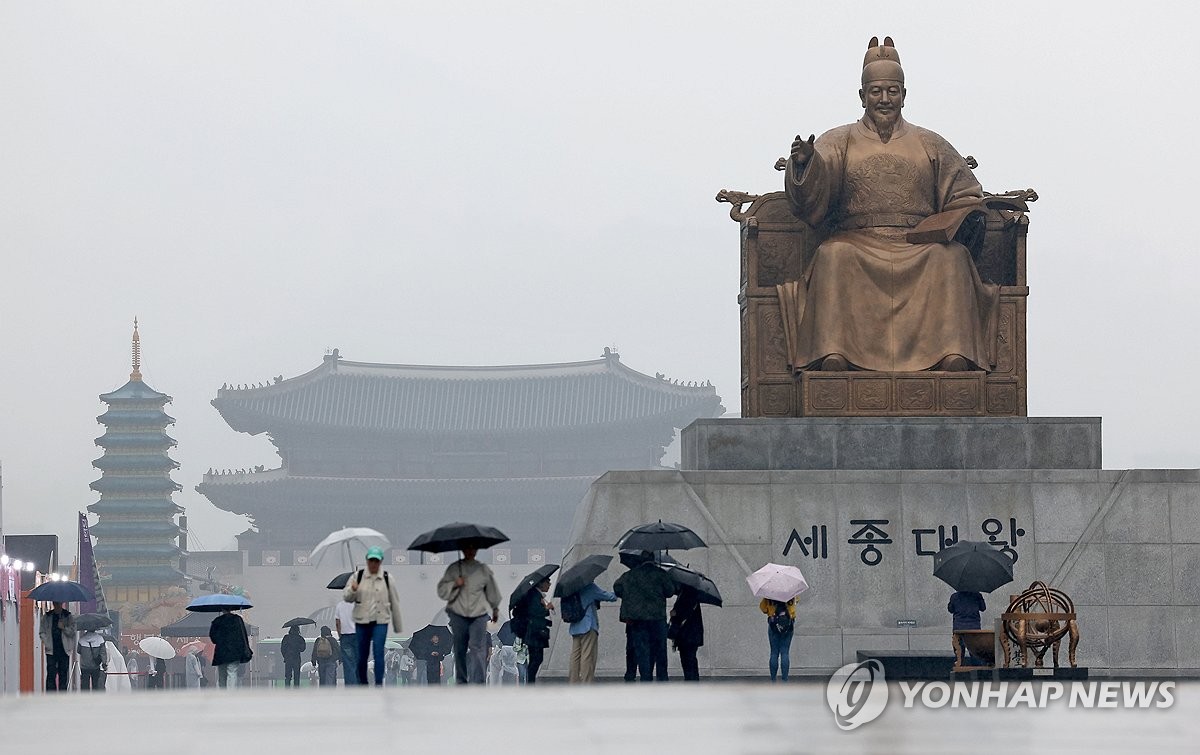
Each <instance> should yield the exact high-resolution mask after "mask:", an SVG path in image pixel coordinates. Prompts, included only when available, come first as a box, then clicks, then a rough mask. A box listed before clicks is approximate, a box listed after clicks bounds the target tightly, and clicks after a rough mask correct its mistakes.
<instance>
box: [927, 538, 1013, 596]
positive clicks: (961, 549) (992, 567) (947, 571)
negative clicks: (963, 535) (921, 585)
mask: <svg viewBox="0 0 1200 755" xmlns="http://www.w3.org/2000/svg"><path fill="white" fill-rule="evenodd" d="M933 576H935V577H937V578H938V579H940V580H942V581H943V582H945V583H946V584H948V585H950V586H951V587H953V588H954V589H955V590H958V591H960V592H991V591H992V590H995V589H996V588H997V587H1000V586H1001V585H1006V584H1008V583H1009V582H1012V580H1013V562H1012V559H1010V558H1009V557H1008V556H1007V555H1005V554H1004V553H1003V552H1002V551H1000V550H998V549H997V548H996V547H995V546H993V545H992V544H991V543H980V542H972V541H970V540H960V541H958V542H957V543H955V544H954V545H951V546H949V547H948V548H942V549H941V550H940V551H938V552H937V553H936V554H935V555H934V557H933Z"/></svg>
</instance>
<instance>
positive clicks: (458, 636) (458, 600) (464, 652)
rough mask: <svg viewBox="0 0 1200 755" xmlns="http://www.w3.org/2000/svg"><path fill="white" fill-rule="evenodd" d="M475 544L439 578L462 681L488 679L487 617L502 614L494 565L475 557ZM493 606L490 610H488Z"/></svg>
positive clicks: (458, 678)
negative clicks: (491, 565)
mask: <svg viewBox="0 0 1200 755" xmlns="http://www.w3.org/2000/svg"><path fill="white" fill-rule="evenodd" d="M476 553H478V551H477V550H476V549H475V548H464V549H463V557H462V558H461V559H459V560H458V561H455V562H454V563H452V564H450V565H449V566H447V567H446V573H445V574H444V575H442V578H441V579H440V580H439V581H438V586H437V591H438V597H439V598H441V599H442V600H444V601H446V614H447V615H448V616H449V617H450V634H451V635H452V636H453V637H454V676H455V680H456V681H457V682H458V683H459V684H483V683H485V682H486V681H487V660H488V658H487V640H488V634H487V621H488V615H489V612H490V614H491V617H492V621H496V620H497V619H499V618H500V588H499V587H497V586H496V576H495V575H494V574H492V570H491V568H490V567H489V566H488V565H487V564H485V563H482V562H480V561H476V560H475V554H476ZM489 609H490V611H489Z"/></svg>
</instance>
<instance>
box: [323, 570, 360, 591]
mask: <svg viewBox="0 0 1200 755" xmlns="http://www.w3.org/2000/svg"><path fill="white" fill-rule="evenodd" d="M353 576H354V572H352V571H348V572H346V573H345V574H339V575H337V576H336V577H334V578H333V579H331V580H329V584H327V585H325V587H327V588H329V589H330V590H345V589H346V584H347V583H349V582H350V578H351V577H353Z"/></svg>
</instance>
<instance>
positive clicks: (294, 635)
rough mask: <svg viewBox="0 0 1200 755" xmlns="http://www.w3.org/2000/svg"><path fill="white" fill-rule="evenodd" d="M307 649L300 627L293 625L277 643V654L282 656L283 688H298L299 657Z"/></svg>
mask: <svg viewBox="0 0 1200 755" xmlns="http://www.w3.org/2000/svg"><path fill="white" fill-rule="evenodd" d="M307 647H308V643H307V642H306V641H305V640H304V638H303V637H302V636H300V627H298V626H296V625H295V624H293V625H292V626H291V627H290V628H289V629H288V633H287V634H285V635H284V636H283V641H282V642H280V643H279V654H280V655H282V656H283V686H285V687H292V686H295V687H299V686H300V664H301V663H302V661H301V660H300V656H302V655H303V654H304V649H305V648H307Z"/></svg>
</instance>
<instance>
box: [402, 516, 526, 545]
mask: <svg viewBox="0 0 1200 755" xmlns="http://www.w3.org/2000/svg"><path fill="white" fill-rule="evenodd" d="M506 542H508V535H505V534H504V533H503V532H501V531H500V530H498V529H496V528H495V527H485V526H484V525H481V524H465V523H463V522H455V523H453V524H445V525H442V526H441V527H438V528H437V529H435V530H430V531H429V532H426V533H424V534H421V535H417V539H416V540H413V541H412V544H411V545H409V546H408V549H409V550H410V551H425V552H426V553H446V552H448V551H461V550H465V549H467V548H491V547H492V546H493V545H498V544H499V543H506Z"/></svg>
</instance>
